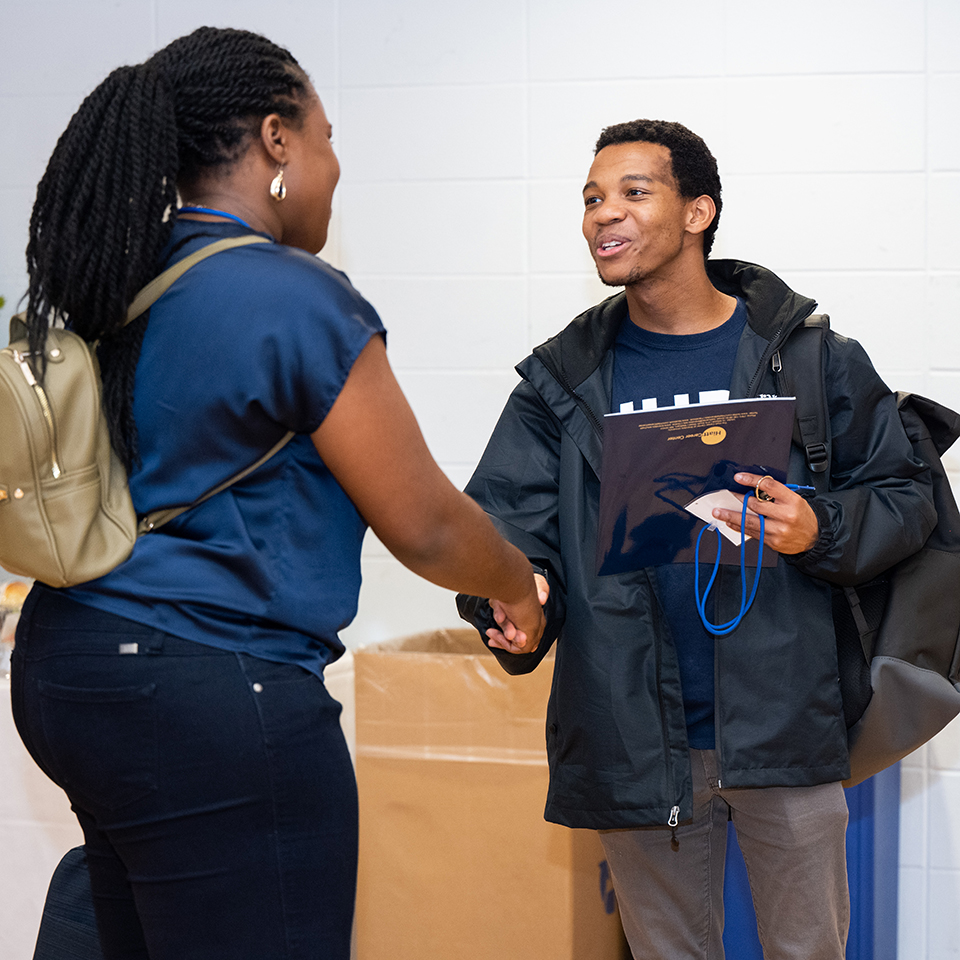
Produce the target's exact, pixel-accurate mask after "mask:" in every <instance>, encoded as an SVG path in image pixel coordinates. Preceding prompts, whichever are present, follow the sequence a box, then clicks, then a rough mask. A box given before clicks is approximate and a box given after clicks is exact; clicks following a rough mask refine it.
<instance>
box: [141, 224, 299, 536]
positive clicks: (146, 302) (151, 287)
mask: <svg viewBox="0 0 960 960" xmlns="http://www.w3.org/2000/svg"><path fill="white" fill-rule="evenodd" d="M270 242H271V241H270V240H268V239H267V238H266V237H260V236H253V235H250V236H243V237H227V238H225V239H223V240H216V241H215V242H214V243H208V244H207V245H206V246H205V247H201V248H200V249H199V250H195V251H194V252H193V253H191V254H190V255H189V256H186V257H184V258H183V259H182V260H178V261H177V262H176V263H175V264H174V265H173V266H172V267H168V268H167V269H166V270H164V271H163V273H161V274H160V275H159V276H158V277H155V278H154V279H153V280H151V281H150V283H148V284H147V285H146V286H145V287H144V288H143V289H142V290H141V291H140V292H139V293H138V294H137V295H136V297H135V298H134V301H133V303H131V304H130V309H129V310H128V311H127V319H126V321H125V324H127V323H130V322H131V321H132V320H136V318H137V317H139V316H140V315H141V314H142V313H144V312H145V311H146V310H148V309H149V308H150V307H151V306H153V304H154V303H156V301H157V300H159V299H160V297H161V296H162V295H163V294H164V293H165V292H166V291H167V289H168V288H169V287H170V286H171V285H172V284H173V283H174V282H175V281H177V280H179V279H180V277H182V276H183V275H184V274H185V273H186V272H187V271H188V270H189V269H190V268H191V267H193V266H195V265H196V264H198V263H199V262H200V261H201V260H206V259H207V257H212V256H213V255H214V254H217V253H221V252H222V251H224V250H230V249H232V248H233V247H245V246H247V245H248V244H251V243H270ZM293 437H294V431H293V430H290V431H289V432H288V433H287V434H285V435H284V436H283V437H282V438H281V439H280V440H278V441H277V442H276V443H275V444H274V445H273V446H272V447H271V448H270V449H269V450H268V451H267V452H266V453H265V454H263V456H261V457H259V458H258V459H257V460H256V461H255V462H254V463H251V464H250V465H249V466H246V467H244V468H243V469H242V470H240V471H239V472H237V473H235V474H234V475H233V476H232V477H229V478H228V479H227V480H224V481H223V482H222V483H218V484H217V485H216V486H215V487H211V488H210V489H209V490H207V492H206V493H204V494H202V495H201V496H199V497H197V499H196V500H194V501H193V502H192V503H188V504H186V505H184V506H179V507H167V508H165V509H162V510H154V511H153V512H152V513H148V514H146V515H145V516H143V517H141V518H140V520H139V522H138V524H137V535H138V536H139V535H141V534H144V533H151V532H152V531H154V530H158V529H159V528H160V527H162V526H163V525H164V524H165V523H169V522H170V521H171V520H173V519H175V518H176V517H179V516H180V514H181V513H186V512H187V511H188V510H192V509H193V508H194V507H196V506H199V505H200V504H201V503H203V502H204V501H205V500H209V499H210V498H211V497H212V496H215V495H216V494H218V493H220V492H221V491H222V490H226V489H227V487H232V486H233V485H234V484H235V483H237V482H239V481H240V480H242V479H243V478H244V477H245V476H247V475H248V474H250V473H253V471H254V470H256V469H257V468H258V467H260V466H262V465H263V464H264V463H266V462H267V461H268V460H269V459H270V458H271V457H272V456H273V455H274V454H275V453H277V452H278V451H279V450H281V449H282V448H283V447H284V446H286V445H287V444H288V443H289V442H290V441H291V440H292V439H293Z"/></svg>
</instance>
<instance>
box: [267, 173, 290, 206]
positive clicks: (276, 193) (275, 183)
mask: <svg viewBox="0 0 960 960" xmlns="http://www.w3.org/2000/svg"><path fill="white" fill-rule="evenodd" d="M286 195H287V186H286V184H285V183H284V182H283V166H282V165H281V167H280V169H279V170H278V171H277V175H276V176H275V177H274V178H273V180H272V182H271V183H270V196H271V197H273V199H274V200H276V201H278V202H279V201H280V200H282V199H283V198H284V197H285V196H286Z"/></svg>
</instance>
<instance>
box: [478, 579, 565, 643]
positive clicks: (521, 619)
mask: <svg viewBox="0 0 960 960" xmlns="http://www.w3.org/2000/svg"><path fill="white" fill-rule="evenodd" d="M533 579H534V581H535V583H536V587H537V600H538V605H537V606H536V607H535V609H533V610H530V609H528V607H529V604H528V603H527V602H526V601H524V602H522V603H519V604H507V603H502V602H501V601H500V600H491V601H490V608H491V609H492V610H493V619H494V620H496V621H497V623H498V624H500V629H499V630H495V629H494V628H492V627H491V628H490V629H489V630H488V631H487V639H488V640H489V641H490V646H491V647H497V648H498V649H500V650H506V651H507V653H533V652H534V650H536V649H537V647H538V646H540V638H541V636H543V628H544V626H545V620H544V618H543V605H544V604H545V603H546V602H547V598H548V597H549V596H550V587H549V586H548V585H547V581H546V579H545V578H544V577H541V576H540V574H539V573H535V574H534V575H533ZM528 618H529V619H528ZM531 622H535V623H536V624H537V626H536V627H535V629H532V630H531V629H523V627H524V626H525V625H526V624H527V623H531Z"/></svg>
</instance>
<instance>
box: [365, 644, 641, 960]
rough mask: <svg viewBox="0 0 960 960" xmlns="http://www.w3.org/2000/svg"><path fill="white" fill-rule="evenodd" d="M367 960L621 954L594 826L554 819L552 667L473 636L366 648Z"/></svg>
mask: <svg viewBox="0 0 960 960" xmlns="http://www.w3.org/2000/svg"><path fill="white" fill-rule="evenodd" d="M354 666H355V670H356V751H357V754H356V761H357V778H358V781H359V786H360V878H359V889H358V896H357V957H358V960H514V958H520V957H523V958H524V960H621V958H623V957H625V956H629V954H628V953H625V945H624V941H623V934H622V932H621V928H620V921H619V917H618V915H617V913H616V907H615V900H614V896H613V891H612V887H611V884H610V879H609V873H608V871H607V868H606V863H605V862H604V855H603V848H602V847H601V845H600V841H599V838H598V837H597V834H596V833H595V832H594V831H588V830H569V829H567V828H565V827H561V826H558V825H556V824H551V823H547V822H546V821H544V819H543V806H544V800H545V798H546V791H547V758H546V748H545V745H544V718H545V715H546V705H547V698H548V696H549V693H550V681H551V678H552V673H553V670H552V660H547V661H545V662H544V663H543V664H541V665H540V667H538V668H537V670H535V671H534V672H533V673H532V674H530V675H528V676H524V677H511V676H508V675H507V674H506V673H504V671H503V670H502V669H501V667H500V666H499V664H498V663H497V662H496V660H495V659H494V657H493V656H492V654H490V653H489V652H488V651H487V650H485V649H484V647H483V645H482V644H481V643H480V640H479V638H478V637H477V635H476V633H475V632H474V631H473V630H466V629H465V630H447V631H437V632H434V633H429V634H419V635H417V636H413V637H409V638H406V639H405V640H401V641H397V642H395V643H390V644H383V645H379V646H376V647H367V648H363V649H360V650H357V651H356V652H355V656H354Z"/></svg>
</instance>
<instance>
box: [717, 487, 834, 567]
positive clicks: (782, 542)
mask: <svg viewBox="0 0 960 960" xmlns="http://www.w3.org/2000/svg"><path fill="white" fill-rule="evenodd" d="M734 480H736V481H737V483H742V484H743V485H744V486H745V487H756V486H757V484H758V483H759V484H760V488H759V489H760V492H762V493H765V494H766V495H767V496H768V497H770V498H771V499H770V500H761V499H759V498H758V497H756V496H751V497H750V505H749V507H748V508H747V521H746V524H745V525H744V527H743V530H742V532H743V533H745V534H746V535H747V536H748V537H756V538H758V537H759V536H760V517H759V516H755V515H754V514H760V515H762V516H763V517H764V518H765V525H764V544H765V545H766V546H768V547H772V548H773V549H774V550H776V551H777V553H786V554H793V553H803V552H804V551H805V550H809V549H810V548H811V547H812V546H813V545H814V544H815V543H816V542H817V537H818V536H819V534H820V525H819V524H818V523H817V515H816V514H815V513H814V512H813V510H812V509H811V507H810V504H809V503H807V501H806V500H804V499H803V497H801V496H800V495H799V494H798V493H794V491H793V490H788V489H787V488H786V487H785V486H784V485H783V484H782V483H779V482H777V481H776V480H774V479H773V477H761V476H759V475H758V474H755V473H738V474H737V475H736V476H735V477H734ZM737 496H738V497H740V499H741V500H743V496H742V495H741V494H737ZM751 510H752V511H753V513H751V512H750V511H751ZM713 516H714V517H715V518H716V519H717V520H722V521H723V522H724V523H726V525H727V526H728V527H730V528H731V529H732V530H737V531H739V530H740V529H741V527H740V520H741V512H740V511H739V510H736V511H734V510H722V509H720V508H717V509H716V510H714V511H713Z"/></svg>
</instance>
